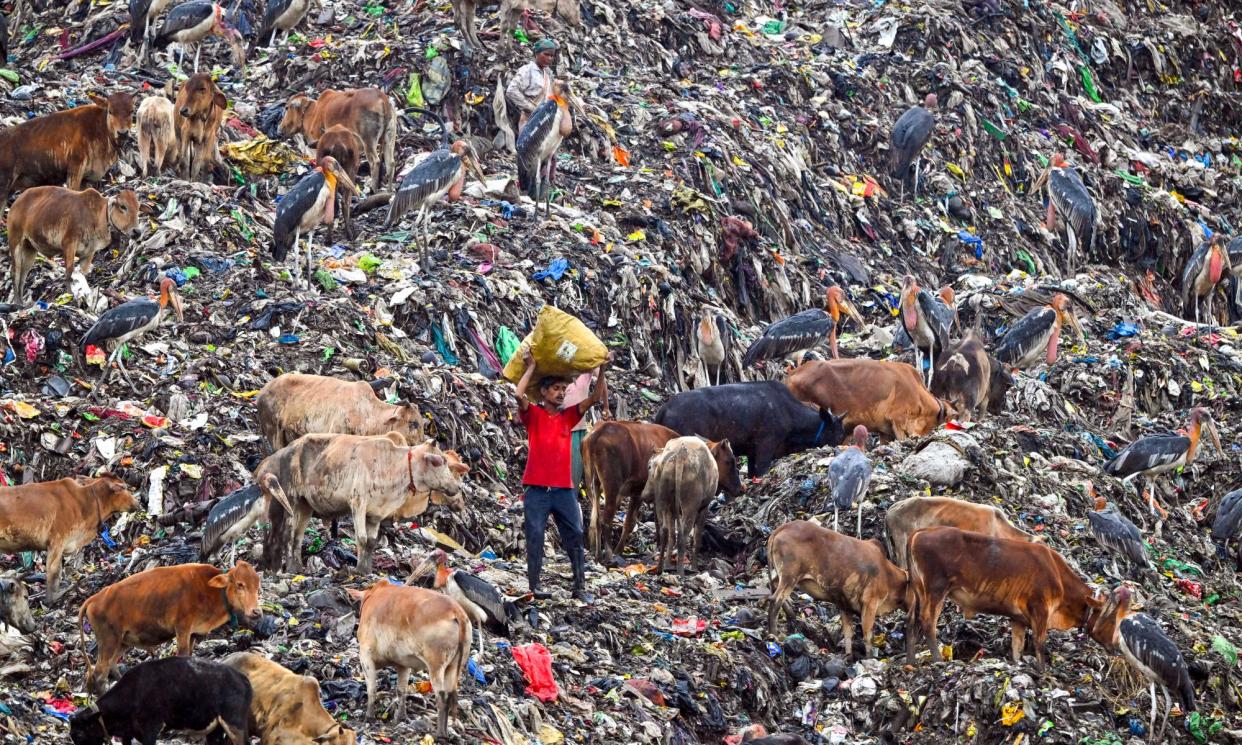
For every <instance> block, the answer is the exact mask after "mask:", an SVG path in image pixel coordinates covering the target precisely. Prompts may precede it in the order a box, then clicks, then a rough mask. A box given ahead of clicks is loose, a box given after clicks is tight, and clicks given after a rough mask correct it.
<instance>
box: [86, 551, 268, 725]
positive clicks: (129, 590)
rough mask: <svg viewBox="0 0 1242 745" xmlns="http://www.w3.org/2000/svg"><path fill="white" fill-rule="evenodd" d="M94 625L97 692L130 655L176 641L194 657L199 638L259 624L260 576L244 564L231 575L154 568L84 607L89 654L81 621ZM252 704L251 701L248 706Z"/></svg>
mask: <svg viewBox="0 0 1242 745" xmlns="http://www.w3.org/2000/svg"><path fill="white" fill-rule="evenodd" d="M83 618H85V619H86V620H88V621H90V624H91V628H92V629H93V630H94V632H95V641H96V643H97V644H98V660H99V661H98V663H97V664H96V665H95V666H94V667H93V668H92V667H91V666H90V660H89V658H88V659H87V672H86V685H87V687H88V688H92V689H94V690H96V691H98V690H99V689H102V687H103V684H104V682H105V681H107V679H108V675H109V674H110V673H111V672H112V666H113V665H114V664H116V661H117V659H118V658H119V657H120V656H121V655H123V654H125V652H126V651H128V650H130V649H132V648H134V647H143V648H145V649H146V650H147V652H148V653H151V654H153V653H154V649H155V647H156V646H157V645H160V644H163V643H164V642H166V641H169V640H171V639H174V638H175V639H176V640H177V655H178V656H181V657H185V656H188V655H190V654H191V653H193V652H194V635H195V634H198V635H203V634H208V633H211V632H212V631H213V630H214V629H216V628H217V627H219V626H222V625H224V624H225V623H226V622H228V623H231V624H233V625H237V624H238V623H239V622H243V621H244V622H245V623H246V624H247V625H249V626H254V625H256V624H257V623H258V622H259V621H261V620H262V618H263V611H262V610H260V609H259V575H258V574H257V573H256V572H255V571H254V568H253V567H251V566H250V565H249V564H247V563H246V562H244V561H239V562H237V566H235V567H233V568H232V569H230V570H228V571H227V572H225V571H223V570H220V569H217V568H215V567H213V566H211V565H210V564H180V565H177V566H171V567H155V568H154V569H148V570H146V571H144V572H139V573H138V574H135V575H132V576H130V577H126V578H125V579H123V580H121V581H120V582H117V583H115V584H112V585H108V586H107V587H105V588H104V589H102V590H100V591H99V592H97V593H95V594H94V595H91V596H90V597H89V598H87V599H86V602H85V603H82V609H81V610H80V611H78V635H79V641H80V642H81V645H82V654H84V655H85V654H86V635H85V630H84V629H83V627H82V619H83ZM247 705H249V701H247Z"/></svg>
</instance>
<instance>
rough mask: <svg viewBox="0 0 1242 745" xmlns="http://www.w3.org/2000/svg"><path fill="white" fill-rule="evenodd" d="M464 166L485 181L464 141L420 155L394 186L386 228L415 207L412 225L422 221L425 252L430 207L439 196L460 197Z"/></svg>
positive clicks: (464, 172)
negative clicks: (419, 159) (416, 161)
mask: <svg viewBox="0 0 1242 745" xmlns="http://www.w3.org/2000/svg"><path fill="white" fill-rule="evenodd" d="M467 169H470V170H471V171H473V172H474V175H475V176H476V177H478V179H479V180H480V181H483V180H484V176H483V170H482V169H481V168H480V167H479V163H478V157H477V156H476V155H475V154H474V149H473V148H471V147H470V144H469V143H467V142H466V141H465V140H458V141H456V142H454V143H453V144H452V145H448V146H447V147H442V148H440V149H439V150H436V151H434V152H432V153H431V154H430V155H428V156H427V157H425V158H423V159H422V160H421V161H419V162H418V165H416V166H414V167H413V168H411V169H410V170H409V172H407V173H406V174H405V176H403V177H402V178H401V185H400V186H398V187H397V193H396V194H394V195H393V198H392V202H390V203H389V205H388V219H387V220H385V222H384V225H385V227H392V226H393V225H395V224H396V223H397V221H398V220H400V219H401V218H402V217H403V216H404V215H405V214H406V213H408V212H410V211H411V210H418V216H417V217H416V218H415V220H414V227H415V229H417V227H418V223H419V222H422V224H423V245H422V250H423V251H426V249H427V245H428V244H429V243H430V240H431V236H430V234H429V230H430V224H431V207H433V206H434V205H436V204H438V203H439V202H440V200H441V199H447V200H448V201H450V202H456V201H457V200H459V199H461V192H462V189H463V188H464V187H465V185H466V170H467Z"/></svg>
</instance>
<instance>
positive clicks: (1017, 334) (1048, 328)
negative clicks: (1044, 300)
mask: <svg viewBox="0 0 1242 745" xmlns="http://www.w3.org/2000/svg"><path fill="white" fill-rule="evenodd" d="M1056 315H1057V312H1056V311H1055V310H1053V309H1052V308H1049V307H1047V306H1045V307H1043V308H1036V309H1034V310H1032V311H1029V312H1028V313H1027V314H1026V315H1025V316H1022V317H1021V318H1019V319H1018V320H1017V321H1016V322H1015V323H1014V324H1013V326H1011V327H1010V329H1009V330H1008V331H1006V332H1005V335H1004V336H1003V337H1001V340H1000V342H999V343H998V344H997V345H996V352H995V357H996V359H998V360H1000V361H1001V362H1006V363H1009V364H1011V365H1012V364H1015V363H1016V362H1017V361H1018V360H1020V359H1022V357H1023V356H1024V354H1023V353H1024V352H1026V350H1028V349H1031V348H1032V347H1033V346H1038V345H1039V344H1041V343H1043V342H1046V341H1047V338H1048V336H1049V334H1051V333H1052V324H1053V321H1054V319H1055V318H1056Z"/></svg>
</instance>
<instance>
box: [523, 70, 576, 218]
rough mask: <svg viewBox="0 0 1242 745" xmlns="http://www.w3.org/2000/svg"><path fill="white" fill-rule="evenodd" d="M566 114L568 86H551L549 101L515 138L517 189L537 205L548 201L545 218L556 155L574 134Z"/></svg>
mask: <svg viewBox="0 0 1242 745" xmlns="http://www.w3.org/2000/svg"><path fill="white" fill-rule="evenodd" d="M573 128H574V120H573V117H572V116H570V113H569V84H568V83H565V82H564V81H561V80H558V81H556V82H555V83H553V84H552V93H551V94H550V95H549V96H548V100H546V101H544V102H543V103H541V104H539V105H538V106H536V107H535V110H534V111H532V112H531V115H530V118H529V119H527V120H526V126H524V127H522V131H521V132H519V133H518V138H517V171H518V188H519V189H520V190H521V191H522V193H523V194H526V195H528V196H530V198H531V199H533V200H534V201H535V204H536V205H538V204H539V201H540V200H541V199H544V197H545V196H546V197H547V204H546V206H545V209H544V214H547V213H548V212H550V211H551V209H552V189H551V188H550V184H551V183H552V177H553V176H554V175H555V174H556V151H557V150H558V149H560V147H561V140H563V139H565V138H566V137H568V136H569V133H570V132H572V131H573Z"/></svg>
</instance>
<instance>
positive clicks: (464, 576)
mask: <svg viewBox="0 0 1242 745" xmlns="http://www.w3.org/2000/svg"><path fill="white" fill-rule="evenodd" d="M453 580H454V581H456V582H457V587H458V588H460V589H461V591H462V592H463V593H464V594H465V596H466V597H467V598H469V599H470V601H471V602H472V603H474V604H475V605H477V606H479V607H480V608H482V609H483V611H484V612H486V613H487V615H488V616H490V617H491V619H492V620H493V621H497V622H500V623H504V622H505V621H506V614H505V597H504V595H501V594H500V590H498V589H496V586H495V585H493V584H492V583H491V582H488V581H487V580H485V579H483V578H482V577H476V576H475V575H473V574H470V573H469V572H463V571H461V570H460V569H459V570H457V571H456V572H453Z"/></svg>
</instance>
